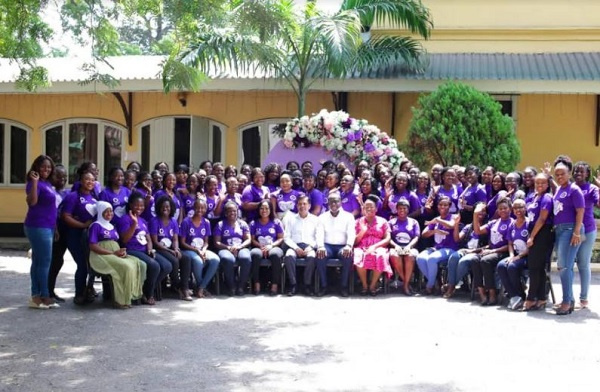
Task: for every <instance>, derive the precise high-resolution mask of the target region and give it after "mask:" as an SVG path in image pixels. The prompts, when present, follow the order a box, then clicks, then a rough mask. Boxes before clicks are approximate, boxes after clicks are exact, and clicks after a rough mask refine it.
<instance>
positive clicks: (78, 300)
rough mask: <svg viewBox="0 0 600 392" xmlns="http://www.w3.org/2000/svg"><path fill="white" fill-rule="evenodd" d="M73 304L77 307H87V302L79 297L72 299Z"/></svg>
mask: <svg viewBox="0 0 600 392" xmlns="http://www.w3.org/2000/svg"><path fill="white" fill-rule="evenodd" d="M73 303H74V304H75V305H78V306H85V305H87V304H88V303H89V302H87V301H86V300H85V297H83V296H81V297H75V298H73Z"/></svg>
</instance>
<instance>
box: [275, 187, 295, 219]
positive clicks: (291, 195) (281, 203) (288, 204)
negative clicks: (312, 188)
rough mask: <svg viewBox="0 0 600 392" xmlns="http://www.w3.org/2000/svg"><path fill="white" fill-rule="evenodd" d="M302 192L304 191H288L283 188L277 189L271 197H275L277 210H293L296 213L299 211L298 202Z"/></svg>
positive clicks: (280, 211) (278, 211)
mask: <svg viewBox="0 0 600 392" xmlns="http://www.w3.org/2000/svg"><path fill="white" fill-rule="evenodd" d="M302 194H303V193H302V192H298V191H295V190H293V189H292V190H290V191H289V192H287V193H286V192H284V191H283V190H282V189H279V190H276V191H275V192H273V193H272V194H271V197H273V198H275V212H276V213H286V212H288V211H292V212H293V213H294V214H295V213H297V212H298V208H297V207H296V203H297V202H298V198H299V197H300V195H302Z"/></svg>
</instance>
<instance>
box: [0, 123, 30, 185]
mask: <svg viewBox="0 0 600 392" xmlns="http://www.w3.org/2000/svg"><path fill="white" fill-rule="evenodd" d="M0 123H2V124H3V125H4V162H2V165H3V168H4V169H3V170H4V174H5V177H4V179H3V181H1V182H0V188H4V189H10V188H13V189H24V188H25V185H26V184H27V178H25V182H24V183H22V184H19V183H12V182H10V169H11V167H10V156H11V151H10V136H11V135H10V131H11V127H13V126H14V127H17V128H20V129H22V130H24V131H25V140H26V145H25V175H26V176H27V172H28V171H29V165H31V151H30V150H31V133H32V129H31V127H28V126H27V125H25V124H23V123H20V122H18V121H14V120H9V119H7V118H0Z"/></svg>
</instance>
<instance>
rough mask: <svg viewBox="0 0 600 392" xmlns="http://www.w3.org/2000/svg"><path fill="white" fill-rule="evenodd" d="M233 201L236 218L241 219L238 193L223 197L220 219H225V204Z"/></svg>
mask: <svg viewBox="0 0 600 392" xmlns="http://www.w3.org/2000/svg"><path fill="white" fill-rule="evenodd" d="M230 201H233V202H234V203H235V204H237V206H238V216H239V217H241V216H242V215H241V212H242V195H240V194H239V193H234V194H233V195H231V194H229V193H227V194H226V195H225V200H223V208H222V210H221V218H225V204H227V203H229V202H230Z"/></svg>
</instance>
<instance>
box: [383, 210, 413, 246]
mask: <svg viewBox="0 0 600 392" xmlns="http://www.w3.org/2000/svg"><path fill="white" fill-rule="evenodd" d="M388 224H389V226H390V232H391V234H392V240H394V242H395V243H397V244H398V245H402V246H406V245H408V243H409V242H410V241H411V240H412V239H413V238H415V237H418V236H419V234H420V233H421V228H420V227H419V222H417V220H416V219H413V218H410V217H407V218H406V219H405V220H400V219H398V217H394V218H392V219H390V221H389V223H388Z"/></svg>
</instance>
